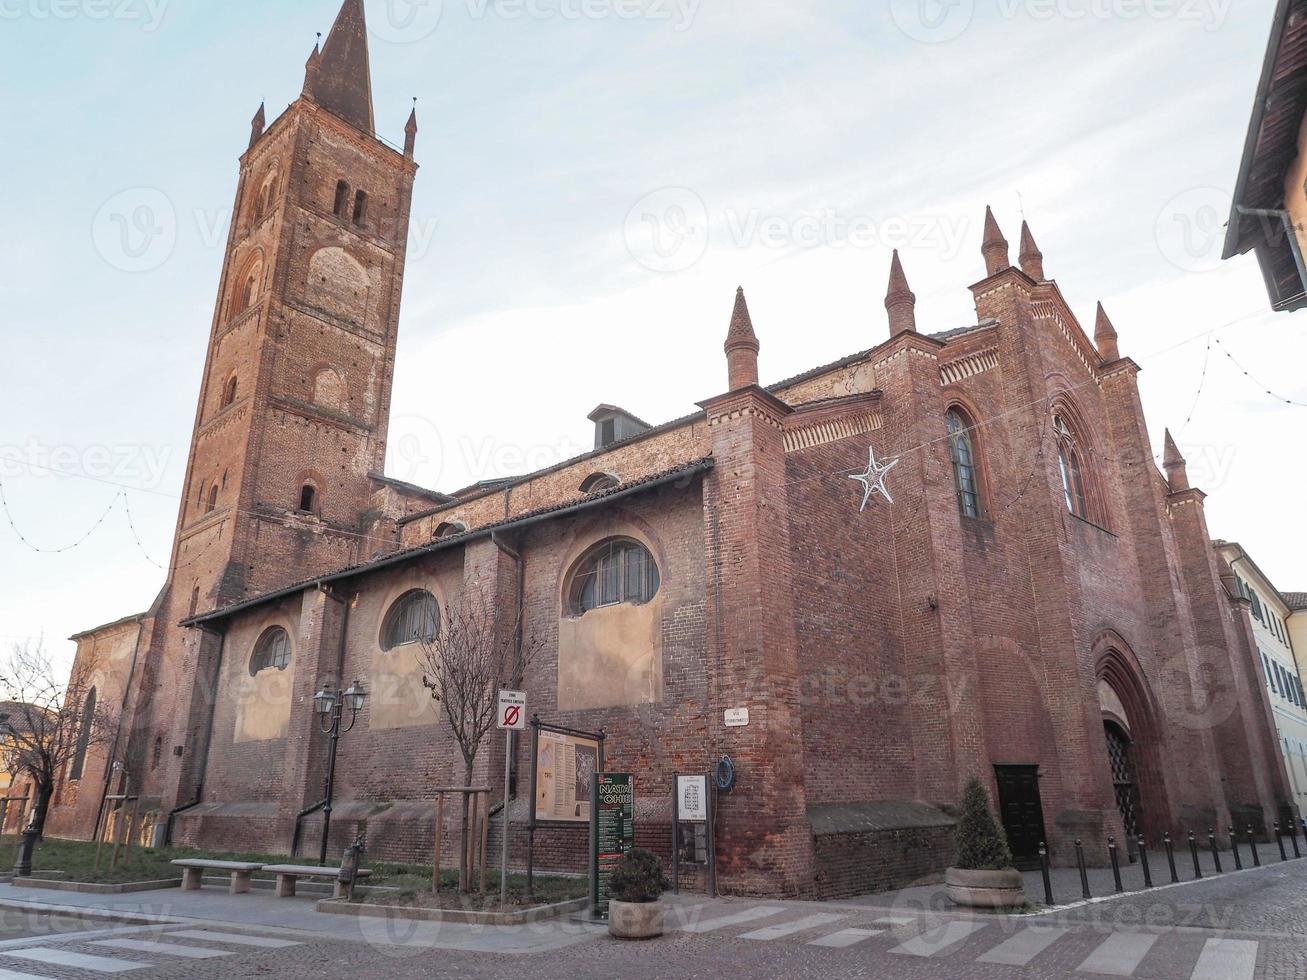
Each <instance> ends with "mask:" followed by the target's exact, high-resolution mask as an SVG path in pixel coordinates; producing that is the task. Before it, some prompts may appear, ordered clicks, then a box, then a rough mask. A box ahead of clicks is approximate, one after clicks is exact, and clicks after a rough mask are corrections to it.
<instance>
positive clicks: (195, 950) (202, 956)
mask: <svg viewBox="0 0 1307 980" xmlns="http://www.w3.org/2000/svg"><path fill="white" fill-rule="evenodd" d="M91 945H92V946H107V947H108V948H109V949H125V950H128V951H129V952H132V953H161V954H163V955H165V956H181V957H184V958H186V959H191V960H208V959H212V958H213V957H215V956H230V955H231V953H229V952H227V951H226V950H225V949H201V948H200V947H199V946H178V945H177V944H176V943H153V942H150V941H148V940H145V939H98V940H96V941H95V942H93V943H91Z"/></svg>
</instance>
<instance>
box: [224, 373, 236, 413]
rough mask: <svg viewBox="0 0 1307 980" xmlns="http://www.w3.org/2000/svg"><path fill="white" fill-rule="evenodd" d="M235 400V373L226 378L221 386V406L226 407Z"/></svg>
mask: <svg viewBox="0 0 1307 980" xmlns="http://www.w3.org/2000/svg"><path fill="white" fill-rule="evenodd" d="M235 400H236V375H234V374H233V375H232V376H231V377H230V378H228V379H227V383H226V384H225V385H223V388H222V407H223V408H226V407H227V406H228V405H230V404H231V403H232V402H234V401H235Z"/></svg>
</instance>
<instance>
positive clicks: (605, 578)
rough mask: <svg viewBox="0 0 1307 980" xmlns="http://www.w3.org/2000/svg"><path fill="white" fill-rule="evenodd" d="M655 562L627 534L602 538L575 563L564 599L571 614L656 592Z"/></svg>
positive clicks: (638, 599) (648, 596)
mask: <svg viewBox="0 0 1307 980" xmlns="http://www.w3.org/2000/svg"><path fill="white" fill-rule="evenodd" d="M659 584H660V580H659V576H658V564H657V562H655V561H654V559H653V555H651V554H649V551H648V549H647V548H645V547H644V545H642V544H640V543H639V542H638V541H632V540H631V539H630V538H616V539H613V540H611V541H605V542H604V543H603V544H601V545H599V546H598V547H597V548H595V549H593V550H592V551H591V552H590V553H589V554H587V555H586V556H585V557H584V558H582V559H581V561H580V562H579V563H578V564H577V566H576V570H575V571H574V572H573V573H572V581H571V587H570V588H569V590H568V601H569V605H570V606H571V612H572V615H574V616H583V615H585V614H586V613H587V612H589V611H590V610H591V609H598V608H600V607H601V606H616V605H620V604H621V603H624V602H630V603H633V604H636V605H639V604H641V603H645V602H648V601H649V600H650V599H652V598H653V597H654V596H655V595H657V594H658V586H659Z"/></svg>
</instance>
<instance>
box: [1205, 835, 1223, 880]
mask: <svg viewBox="0 0 1307 980" xmlns="http://www.w3.org/2000/svg"><path fill="white" fill-rule="evenodd" d="M1207 842H1208V843H1209V844H1211V845H1212V863H1213V864H1214V865H1216V873H1217V874H1218V875H1219V874H1220V873H1221V852H1220V851H1218V850H1217V849H1216V831H1215V830H1213V829H1212V828H1211V827H1208V828H1207Z"/></svg>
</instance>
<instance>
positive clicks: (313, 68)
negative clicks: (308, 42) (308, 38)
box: [303, 31, 322, 99]
mask: <svg viewBox="0 0 1307 980" xmlns="http://www.w3.org/2000/svg"><path fill="white" fill-rule="evenodd" d="M321 46H322V32H321V31H319V32H318V42H317V43H316V44H314V45H313V50H312V51H310V52H309V60H308V61H306V62H304V90H303V94H304V95H307V96H308V97H309V98H310V99H311V98H313V89H314V83H315V82H316V81H317V78H318V67H319V66H320V65H321V64H322V52H321V50H319V49H320V48H321Z"/></svg>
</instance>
